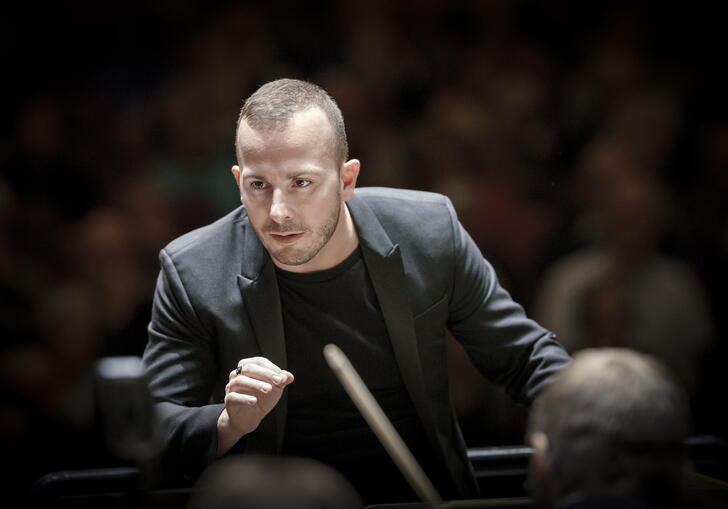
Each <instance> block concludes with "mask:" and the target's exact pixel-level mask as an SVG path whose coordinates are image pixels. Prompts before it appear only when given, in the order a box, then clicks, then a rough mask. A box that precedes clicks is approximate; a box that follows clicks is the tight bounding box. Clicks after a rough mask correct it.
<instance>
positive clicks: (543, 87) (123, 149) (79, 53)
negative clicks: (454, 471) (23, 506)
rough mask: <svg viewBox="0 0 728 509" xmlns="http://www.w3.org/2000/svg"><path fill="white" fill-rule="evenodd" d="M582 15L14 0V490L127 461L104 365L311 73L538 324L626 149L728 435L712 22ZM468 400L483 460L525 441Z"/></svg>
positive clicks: (381, 169) (1, 426)
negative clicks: (616, 148) (689, 313)
mask: <svg viewBox="0 0 728 509" xmlns="http://www.w3.org/2000/svg"><path fill="white" fill-rule="evenodd" d="M586 4H591V2H577V1H553V2H546V1H535V0H534V1H526V0H521V1H509V0H495V1H482V2H481V1H470V2H466V1H463V2H446V1H434V0H432V1H419V2H404V1H394V2H385V1H379V2H353V1H352V2H333V1H328V2H327V1H306V2H275V1H272V2H257V3H248V2H204V1H193V0H152V1H149V2H142V1H138V2H134V1H124V2H122V1H115V0H111V1H108V2H91V1H79V2H56V3H52V4H50V3H48V4H46V3H34V2H23V3H10V4H9V5H8V4H7V3H6V4H5V5H4V7H3V8H2V11H3V15H2V16H1V17H0V50H1V51H2V60H1V61H2V75H3V79H2V81H3V85H4V86H3V89H4V94H3V101H2V111H1V112H0V113H1V114H0V122H1V123H2V136H1V137H0V165H2V177H0V234H1V235H2V236H1V237H0V238H1V239H2V240H1V241H0V242H1V244H0V292H1V293H0V299H1V302H2V306H1V308H0V327H2V329H1V330H2V351H1V352H0V390H1V391H2V396H3V397H2V401H1V402H0V439H1V441H2V458H3V459H2V463H3V472H2V476H3V478H4V481H5V482H9V483H11V484H13V485H14V486H15V487H16V488H17V487H23V486H25V485H27V484H29V483H30V482H31V481H32V480H33V479H35V478H37V477H38V476H40V475H42V474H44V473H47V472H49V471H52V470H58V469H74V468H89V467H97V466H108V465H115V464H118V463H119V460H118V459H117V458H116V457H114V455H112V454H111V453H110V452H109V451H107V450H106V448H105V446H104V442H103V439H102V437H101V436H100V432H99V430H98V429H97V427H95V426H94V425H93V423H94V419H93V415H94V407H93V399H92V398H91V396H90V394H91V392H90V391H91V389H90V387H91V382H92V373H93V371H92V368H93V365H94V362H95V360H96V359H98V358H99V357H101V356H104V355H141V353H142V351H143V347H144V344H145V341H146V332H145V328H146V323H147V321H148V317H149V310H150V305H151V302H150V299H151V296H152V292H153V288H154V283H155V278H156V274H157V270H158V265H157V252H158V251H159V249H160V248H161V247H163V246H164V245H165V244H166V243H167V242H168V241H170V240H171V239H173V238H174V237H175V236H177V235H179V234H181V233H183V232H185V231H188V230H190V229H192V228H195V227H198V226H201V225H204V224H206V223H208V222H210V221H212V220H213V219H215V218H217V217H219V216H220V215H222V214H223V213H225V212H227V211H229V210H231V209H232V208H234V207H236V206H237V205H239V199H238V195H237V192H236V189H235V186H234V181H233V178H232V176H231V174H230V167H231V165H233V164H234V163H235V158H234V150H233V139H234V128H235V122H236V118H237V113H238V111H239V108H240V106H241V105H242V100H243V99H244V98H245V97H247V96H248V95H249V94H250V93H251V92H252V91H253V90H254V89H255V88H256V87H257V86H259V85H261V84H262V83H265V82H266V81H269V80H271V79H275V78H279V77H296V78H302V79H309V80H312V81H315V82H317V83H319V84H320V85H322V86H323V87H324V88H326V89H327V90H328V91H329V92H330V94H331V95H332V96H333V97H334V98H335V99H336V100H337V102H338V103H339V105H340V107H341V109H342V111H343V113H344V117H345V119H346V121H347V131H348V135H349V144H350V152H351V155H352V157H357V158H358V159H360V160H361V161H362V172H361V176H360V185H387V186H397V187H409V188H416V189H424V190H430V191H439V192H443V193H445V194H447V195H448V196H450V197H451V199H452V200H453V202H454V203H455V206H456V208H457V210H458V213H459V215H460V217H461V220H462V222H463V223H464V224H465V226H466V227H467V228H468V230H469V231H470V232H471V234H472V235H473V237H474V238H475V240H476V242H478V244H479V246H480V247H481V249H482V250H483V252H484V254H485V255H486V257H488V259H489V260H491V261H492V262H493V263H494V265H495V267H496V269H497V271H498V273H499V275H500V277H501V280H502V283H503V285H504V286H505V287H506V288H507V289H508V290H509V291H510V292H511V293H512V294H513V296H514V298H515V299H516V300H518V301H519V302H521V303H522V304H523V305H524V306H525V308H526V310H527V312H529V313H530V312H531V309H532V307H531V306H532V305H533V302H534V299H535V296H536V294H537V292H538V289H539V285H540V284H541V282H542V277H543V274H544V272H545V270H546V269H547V268H548V267H549V266H550V265H551V264H552V263H554V262H555V261H556V260H558V259H559V258H560V257H561V256H564V255H566V254H568V253H570V252H573V251H574V250H576V249H578V248H580V247H582V246H584V245H585V244H586V243H587V242H586V240H585V238H584V237H583V236H581V235H580V234H578V233H576V232H577V230H578V229H577V226H578V224H577V223H578V221H577V219H578V218H579V217H580V215H581V213H583V212H584V211H585V210H587V209H588V207H589V202H588V197H587V196H585V194H584V193H582V192H581V191H580V190H581V188H580V187H579V185H580V182H581V180H580V179H581V176H582V170H583V166H584V164H583V161H584V154H585V153H587V151H588V149H590V148H591V147H593V146H594V144H595V143H596V142H599V141H601V140H612V139H618V140H620V143H621V144H622V145H621V146H623V147H626V148H624V151H625V152H623V154H628V155H629V157H631V158H632V159H631V160H632V161H633V162H634V163H635V166H639V167H640V168H641V171H644V172H646V173H648V174H650V175H652V176H654V177H656V178H657V179H658V180H659V181H660V183H661V184H663V185H664V186H666V188H667V189H668V191H669V194H670V196H671V204H672V208H671V212H670V215H669V217H668V221H667V222H666V227H665V228H664V230H663V231H662V234H661V236H660V238H659V244H658V245H657V246H656V249H658V250H659V251H660V252H662V253H665V254H669V255H670V256H673V257H675V258H676V259H679V260H681V261H682V262H684V263H686V264H687V265H688V266H689V267H690V268H691V270H693V271H694V273H695V275H696V277H697V278H698V280H699V281H700V284H701V285H703V287H704V292H705V295H706V300H707V302H708V305H709V307H710V313H711V321H712V326H713V330H714V334H713V337H712V341H711V342H710V343H709V345H708V346H707V349H706V350H705V352H704V354H703V356H702V357H701V360H700V365H699V366H698V372H699V378H700V380H699V381H698V383H697V385H696V386H695V388H694V390H692V392H691V399H692V403H693V409H694V420H695V430H694V431H695V434H716V435H724V434H725V430H726V429H728V426H727V424H728V422H727V421H726V418H725V416H724V413H723V407H724V405H725V395H724V393H723V390H724V388H725V382H724V376H723V372H724V370H725V361H726V339H725V338H726V317H725V312H724V308H723V307H722V306H723V302H725V297H726V295H725V293H726V290H725V284H726V269H725V266H726V261H727V260H726V254H727V252H728V222H726V207H725V204H724V203H725V200H724V195H725V192H726V190H727V184H728V178H727V171H728V124H726V115H725V113H726V101H725V97H724V91H725V89H726V88H725V86H726V82H725V80H724V79H723V77H722V76H721V75H720V71H721V69H722V68H723V67H724V64H725V56H724V49H725V48H724V40H723V39H722V36H721V34H720V31H719V28H720V27H719V25H718V16H717V13H716V12H714V10H713V9H712V8H710V7H709V4H708V3H705V4H702V3H700V2H691V3H672V2H668V3H662V2H646V1H637V2H609V3H608V4H609V6H608V7H607V6H606V5H601V3H600V5H601V6H596V7H595V6H592V5H589V6H587V5H586ZM605 4H606V3H605ZM635 112H637V113H635ZM630 115H631V116H630ZM557 332H558V331H557ZM675 339H676V338H670V340H671V341H672V340H675ZM677 339H678V340H679V339H680V338H677ZM462 373H463V372H461V376H463V375H462ZM454 383H455V382H454ZM473 383H477V382H473ZM455 386H456V387H459V386H458V385H457V384H455ZM465 387H467V384H466V385H465ZM466 391H467V389H466ZM472 391H473V393H476V394H479V393H478V392H477V391H476V389H475V388H473V389H472ZM486 392H487V390H486ZM462 399H463V403H462V405H463V406H462V407H459V408H460V409H461V410H462V412H463V422H466V420H467V419H470V421H467V422H475V423H476V425H475V426H472V425H471V426H466V433H467V435H466V438H468V443H469V445H489V444H504V443H509V444H510V443H519V440H520V437H521V435H520V433H521V431H522V428H521V426H522V418H523V414H522V413H519V411H518V410H514V409H511V408H507V407H506V406H505V405H504V404H503V403H500V404H499V405H498V406H491V407H490V413H489V414H488V412H485V411H483V412H485V413H484V414H483V413H481V414H478V412H480V411H481V410H482V409H479V408H473V407H472V406H470V407H469V406H468V403H467V399H468V398H467V394H465V395H463V398H462ZM493 408H501V413H500V414H499V415H498V416H494V415H493V414H494V413H498V412H494V411H493ZM473 414H477V415H475V416H474V415H473ZM511 418H512V419H515V420H516V421H517V423H518V424H517V425H515V426H511V427H509V426H508V422H509V419H511ZM477 423H479V424H477Z"/></svg>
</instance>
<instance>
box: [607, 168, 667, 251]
mask: <svg viewBox="0 0 728 509" xmlns="http://www.w3.org/2000/svg"><path fill="white" fill-rule="evenodd" d="M668 203H669V201H668V195H667V192H666V190H665V188H664V186H663V185H662V183H661V182H659V180H658V179H657V177H655V176H654V175H651V174H648V173H644V172H636V171H632V172H621V173H617V174H615V175H614V178H613V179H612V180H611V181H610V182H607V183H606V184H605V185H604V187H603V188H602V190H601V194H600V195H599V196H598V197H597V199H596V203H595V204H594V206H595V210H596V214H597V218H596V219H597V221H598V225H599V228H600V230H601V233H602V235H603V240H604V242H605V243H606V245H607V247H608V248H609V249H610V250H611V251H612V252H613V253H614V254H615V255H616V256H617V257H618V258H619V260H620V261H621V262H623V263H624V264H627V265H629V264H633V263H639V261H641V260H642V259H643V258H644V256H645V255H647V254H648V253H650V252H652V251H653V250H654V249H656V248H657V247H658V242H659V239H660V235H661V234H662V233H663V227H664V225H665V221H666V220H667V217H666V215H667V211H668V208H667V207H668Z"/></svg>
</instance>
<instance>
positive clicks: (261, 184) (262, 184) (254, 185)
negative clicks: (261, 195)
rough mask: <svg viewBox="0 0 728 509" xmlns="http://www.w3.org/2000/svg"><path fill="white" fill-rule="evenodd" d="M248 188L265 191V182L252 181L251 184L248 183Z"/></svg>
mask: <svg viewBox="0 0 728 509" xmlns="http://www.w3.org/2000/svg"><path fill="white" fill-rule="evenodd" d="M250 187H252V188H253V189H255V190H256V191H259V190H261V189H265V182H263V181H262V180H253V181H252V182H250Z"/></svg>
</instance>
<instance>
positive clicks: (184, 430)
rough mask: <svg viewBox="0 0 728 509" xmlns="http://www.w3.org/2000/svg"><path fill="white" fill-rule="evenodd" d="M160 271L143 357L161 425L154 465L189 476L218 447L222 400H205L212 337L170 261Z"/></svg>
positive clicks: (211, 373) (164, 257) (173, 475)
mask: <svg viewBox="0 0 728 509" xmlns="http://www.w3.org/2000/svg"><path fill="white" fill-rule="evenodd" d="M159 260H160V264H161V270H160V273H159V277H158V278H157V286H156V290H155V293H154V302H153V305H152V317H151V321H150V323H149V327H148V335H149V340H148V343H147V347H146V349H145V351H144V355H143V358H142V362H143V365H144V369H145V374H146V376H147V380H148V383H149V388H150V392H151V394H152V397H153V399H154V401H155V410H156V416H157V418H158V419H159V421H160V423H159V424H160V428H161V430H162V431H161V435H162V436H161V444H160V445H161V452H160V455H159V461H158V462H159V468H160V471H162V475H163V477H164V478H165V479H178V477H179V475H181V476H182V478H183V479H193V478H194V477H196V476H197V475H198V474H199V473H200V472H201V471H202V470H203V469H204V468H205V467H206V466H207V465H208V464H209V463H211V462H212V461H213V460H214V459H215V457H216V452H217V419H218V417H219V415H220V413H221V412H222V410H223V408H224V405H223V404H214V405H213V404H208V402H209V401H210V396H211V394H212V390H213V383H214V380H215V376H216V375H215V359H214V352H215V348H214V345H213V336H212V334H210V333H209V331H207V330H205V328H204V327H203V325H202V324H201V322H200V320H199V318H198V316H197V315H196V313H195V309H194V307H193V305H192V303H191V301H190V298H189V296H188V294H187V292H186V290H185V286H184V284H183V282H182V280H181V278H180V276H179V274H178V272H177V270H176V268H175V265H174V262H173V261H172V259H171V257H170V256H169V255H168V253H167V252H166V251H164V250H162V251H161V252H160V255H159Z"/></svg>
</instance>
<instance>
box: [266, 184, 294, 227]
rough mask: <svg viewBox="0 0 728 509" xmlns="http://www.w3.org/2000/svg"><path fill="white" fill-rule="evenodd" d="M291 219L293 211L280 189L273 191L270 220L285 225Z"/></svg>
mask: <svg viewBox="0 0 728 509" xmlns="http://www.w3.org/2000/svg"><path fill="white" fill-rule="evenodd" d="M292 217H293V211H292V210H291V206H290V204H289V203H288V200H287V198H286V196H285V194H284V193H283V191H282V190H281V189H275V190H274V191H273V196H272V198H271V203H270V218H271V219H272V220H273V221H275V222H276V223H285V222H286V221H289V220H290V219H291V218H292Z"/></svg>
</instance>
